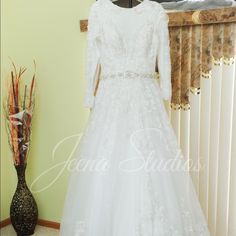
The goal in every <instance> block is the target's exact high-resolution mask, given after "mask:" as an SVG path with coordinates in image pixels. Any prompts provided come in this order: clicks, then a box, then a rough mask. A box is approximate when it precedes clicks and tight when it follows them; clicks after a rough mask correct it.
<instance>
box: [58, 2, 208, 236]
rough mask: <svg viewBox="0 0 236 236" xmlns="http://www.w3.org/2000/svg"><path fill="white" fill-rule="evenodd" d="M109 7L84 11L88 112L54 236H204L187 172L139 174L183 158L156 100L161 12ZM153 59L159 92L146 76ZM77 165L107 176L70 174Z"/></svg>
mask: <svg viewBox="0 0 236 236" xmlns="http://www.w3.org/2000/svg"><path fill="white" fill-rule="evenodd" d="M111 4H113V3H111V2H109V0H98V1H97V2H95V3H94V4H93V5H92V7H91V11H90V16H89V34H88V64H87V74H86V76H87V77H86V78H87V90H86V96H85V100H84V102H85V105H86V106H88V107H93V109H92V111H91V113H90V116H89V119H88V122H87V126H86V128H85V130H84V134H83V136H82V138H81V140H80V142H79V145H78V147H77V149H76V152H75V153H74V160H73V163H72V164H70V169H72V170H74V171H73V172H72V173H71V176H70V179H69V184H68V188H67V194H66V198H65V203H64V210H63V214H62V218H61V225H60V236H209V235H210V234H209V231H208V227H207V223H206V220H205V217H204V214H203V212H202V209H201V206H200V203H199V202H198V199H197V195H196V192H195V190H194V186H193V183H192V181H191V177H190V175H189V174H188V172H186V171H181V170H177V171H172V170H169V171H165V170H164V171H162V170H159V169H154V170H152V169H151V170H147V169H146V168H145V167H146V166H147V165H148V164H150V163H151V164H153V163H155V162H157V163H161V162H162V161H164V162H166V161H167V162H168V161H171V160H173V159H174V160H175V159H176V160H177V161H179V162H180V163H181V165H180V166H184V161H185V160H186V158H187V157H184V156H183V154H182V151H181V149H180V147H179V145H178V141H177V137H176V136H175V133H174V130H173V128H172V127H171V123H170V121H169V117H168V114H167V113H166V110H165V106H164V103H163V100H162V99H163V98H165V99H170V96H171V82H170V61H169V47H168V44H169V42H168V28H167V18H166V15H165V13H164V10H163V8H162V7H161V5H159V4H158V3H156V2H151V1H149V0H144V2H142V3H141V4H140V5H138V6H137V7H135V8H134V9H122V8H119V7H118V6H115V5H111ZM120 19H122V20H121V22H120V23H121V24H120V25H119V24H118V21H119V20H120ZM128 19H130V21H128V22H127V20H128ZM124 22H126V24H127V25H126V27H123V28H122V26H124ZM134 22H136V23H137V25H136V26H135V27H134V29H133V32H130V29H131V28H130V27H131V26H132V25H133V24H134ZM128 32H130V34H129V33H128ZM156 58H158V59H157V63H158V66H159V73H160V76H161V81H160V82H161V83H160V86H159V84H158V83H157V80H156V79H153V76H151V75H153V74H154V72H155V63H156ZM99 63H100V64H101V68H102V70H101V76H102V77H101V78H103V79H101V80H100V82H99V87H98V90H97V93H96V96H94V95H93V93H94V88H95V84H96V80H97V79H98V77H97V74H98V73H96V72H97V68H98V65H99ZM103 76H104V77H103ZM81 161H82V163H84V165H85V166H86V164H87V163H98V162H101V163H104V161H105V163H106V164H107V166H106V167H107V168H105V170H104V171H101V170H100V171H96V170H95V169H94V168H92V170H90V169H86V170H85V171H84V170H81V166H80V168H79V170H78V168H77V164H78V163H81ZM99 166H100V165H99ZM100 167H101V166H100ZM150 167H152V166H150ZM76 168H77V169H76Z"/></svg>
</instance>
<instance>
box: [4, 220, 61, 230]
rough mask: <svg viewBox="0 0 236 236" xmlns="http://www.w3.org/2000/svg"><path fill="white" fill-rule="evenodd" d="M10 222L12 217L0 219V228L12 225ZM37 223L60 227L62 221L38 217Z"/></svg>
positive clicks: (54, 227) (49, 226)
mask: <svg viewBox="0 0 236 236" xmlns="http://www.w3.org/2000/svg"><path fill="white" fill-rule="evenodd" d="M10 224H11V219H10V218H7V219H5V220H2V221H0V229H1V228H3V227H5V226H7V225H10ZM37 225H41V226H44V227H48V228H53V229H60V223H58V222H54V221H49V220H44V219H38V222H37Z"/></svg>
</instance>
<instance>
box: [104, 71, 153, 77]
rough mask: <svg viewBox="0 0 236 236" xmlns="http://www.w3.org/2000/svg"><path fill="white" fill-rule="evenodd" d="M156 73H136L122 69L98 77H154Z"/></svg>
mask: <svg viewBox="0 0 236 236" xmlns="http://www.w3.org/2000/svg"><path fill="white" fill-rule="evenodd" d="M156 77H157V75H156V73H155V72H154V73H137V72H132V71H124V72H117V73H109V74H102V75H101V77H100V79H139V78H140V79H155V78H156Z"/></svg>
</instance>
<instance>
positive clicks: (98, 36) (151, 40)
mask: <svg viewBox="0 0 236 236" xmlns="http://www.w3.org/2000/svg"><path fill="white" fill-rule="evenodd" d="M169 50H170V49H169V32H168V16H167V14H166V13H165V10H164V8H163V7H162V6H161V4H159V3H157V2H153V1H150V0H143V2H142V3H140V4H139V5H137V6H135V7H133V8H122V7H119V6H117V5H115V4H114V3H112V2H111V0H98V1H96V2H94V3H93V4H92V6H91V8H90V12H89V17H88V35H87V63H86V74H85V77H86V91H85V97H84V106H85V107H90V108H91V107H93V105H94V100H95V95H94V91H95V86H96V84H97V80H98V79H99V75H101V74H103V75H106V74H109V73H113V74H114V73H123V72H127V71H128V72H135V73H140V74H145V73H155V69H156V65H157V66H158V71H159V74H160V91H161V96H162V98H163V99H165V100H170V98H171V63H170V52H169Z"/></svg>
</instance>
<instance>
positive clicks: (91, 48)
mask: <svg viewBox="0 0 236 236" xmlns="http://www.w3.org/2000/svg"><path fill="white" fill-rule="evenodd" d="M98 39H99V22H98V20H97V15H96V11H95V4H94V5H92V6H91V8H90V12H89V17H88V34H87V60H86V72H85V80H86V88H85V95H84V106H85V107H88V108H92V107H93V106H94V100H95V95H94V91H95V86H96V83H97V80H98V69H99V58H100V53H99V47H98Z"/></svg>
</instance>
